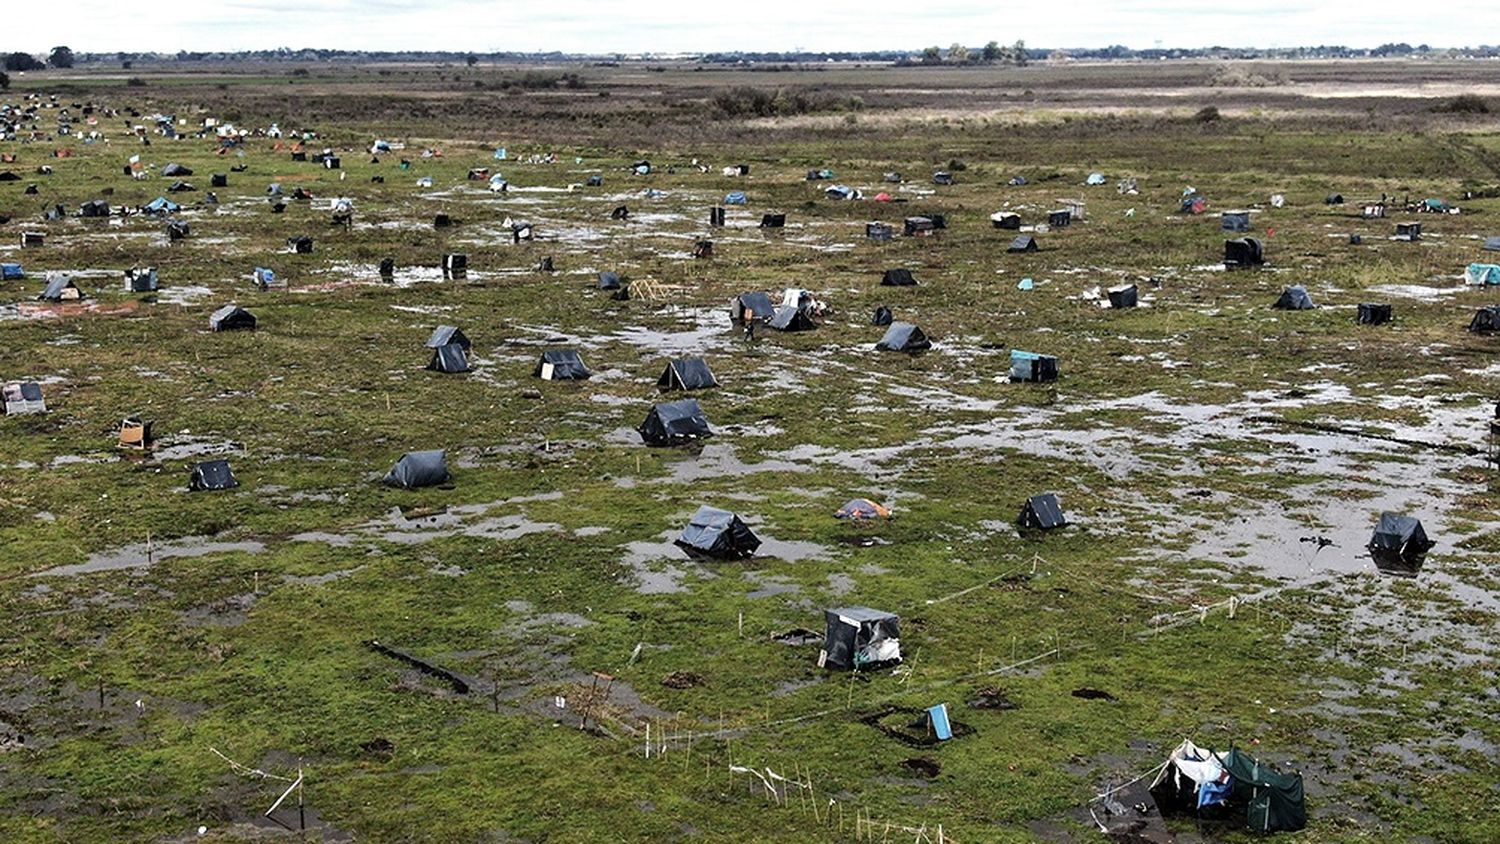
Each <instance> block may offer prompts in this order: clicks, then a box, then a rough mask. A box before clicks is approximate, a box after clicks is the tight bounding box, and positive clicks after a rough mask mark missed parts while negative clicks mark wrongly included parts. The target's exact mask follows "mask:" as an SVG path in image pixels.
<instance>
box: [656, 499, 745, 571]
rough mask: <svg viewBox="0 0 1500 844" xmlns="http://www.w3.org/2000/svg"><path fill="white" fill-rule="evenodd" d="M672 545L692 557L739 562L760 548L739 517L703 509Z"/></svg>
mask: <svg viewBox="0 0 1500 844" xmlns="http://www.w3.org/2000/svg"><path fill="white" fill-rule="evenodd" d="M673 544H675V545H677V546H678V547H679V548H681V549H683V550H684V551H687V552H688V553H689V554H697V555H702V556H707V557H715V558H719V559H736V558H743V557H749V556H750V555H752V554H754V553H755V549H757V548H759V547H760V540H759V539H758V538H756V536H755V533H754V532H752V531H751V530H750V528H749V527H748V526H746V524H745V523H744V522H743V521H742V520H741V519H740V517H739V516H736V515H735V514H733V513H731V512H729V511H728V510H720V509H719V508H717V507H709V506H708V505H703V506H701V507H699V508H698V512H696V513H694V514H693V518H692V519H691V520H690V521H689V522H688V525H687V527H685V528H683V529H682V535H681V536H679V537H677V539H676V540H674V541H673Z"/></svg>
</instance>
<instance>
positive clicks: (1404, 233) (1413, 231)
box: [1395, 223, 1422, 243]
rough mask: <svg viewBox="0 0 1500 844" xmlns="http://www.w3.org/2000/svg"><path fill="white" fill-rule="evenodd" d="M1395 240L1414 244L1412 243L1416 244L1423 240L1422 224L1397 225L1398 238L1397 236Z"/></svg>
mask: <svg viewBox="0 0 1500 844" xmlns="http://www.w3.org/2000/svg"><path fill="white" fill-rule="evenodd" d="M1395 239H1396V240H1405V241H1407V242H1412V243H1414V242H1416V241H1418V240H1421V239H1422V224H1421V223H1397V224H1396V236H1395Z"/></svg>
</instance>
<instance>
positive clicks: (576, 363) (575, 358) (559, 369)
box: [531, 349, 593, 381]
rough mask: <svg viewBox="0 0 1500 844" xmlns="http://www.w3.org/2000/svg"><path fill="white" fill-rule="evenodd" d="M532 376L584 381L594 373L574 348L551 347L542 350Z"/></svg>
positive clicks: (546, 378) (554, 379)
mask: <svg viewBox="0 0 1500 844" xmlns="http://www.w3.org/2000/svg"><path fill="white" fill-rule="evenodd" d="M531 374H532V376H533V377H535V378H542V379H544V380H547V381H582V380H584V379H586V378H588V377H589V376H590V375H592V374H593V373H592V372H589V370H588V367H586V366H584V365H583V358H582V357H581V356H580V355H579V354H578V353H577V352H575V351H573V350H572V349H550V350H548V351H545V352H542V356H541V358H540V359H539V360H537V362H536V369H534V370H532V372H531Z"/></svg>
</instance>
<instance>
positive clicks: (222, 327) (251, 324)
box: [208, 305, 255, 331]
mask: <svg viewBox="0 0 1500 844" xmlns="http://www.w3.org/2000/svg"><path fill="white" fill-rule="evenodd" d="M208 328H209V330H210V331H253V330H254V329H255V316H254V315H252V314H251V313H250V312H249V311H247V310H245V309H244V308H241V307H240V306H238V305H225V306H224V307H222V308H220V309H218V310H217V311H214V312H213V313H212V314H210V315H209V317H208Z"/></svg>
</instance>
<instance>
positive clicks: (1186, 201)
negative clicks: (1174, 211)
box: [1178, 193, 1208, 214]
mask: <svg viewBox="0 0 1500 844" xmlns="http://www.w3.org/2000/svg"><path fill="white" fill-rule="evenodd" d="M1207 210H1208V197H1205V196H1199V195H1198V194H1196V193H1194V194H1189V195H1187V196H1184V197H1183V198H1182V206H1181V207H1180V208H1178V211H1179V213H1182V214H1202V213H1203V212H1204V211H1207Z"/></svg>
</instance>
